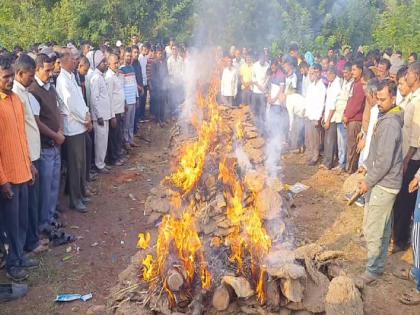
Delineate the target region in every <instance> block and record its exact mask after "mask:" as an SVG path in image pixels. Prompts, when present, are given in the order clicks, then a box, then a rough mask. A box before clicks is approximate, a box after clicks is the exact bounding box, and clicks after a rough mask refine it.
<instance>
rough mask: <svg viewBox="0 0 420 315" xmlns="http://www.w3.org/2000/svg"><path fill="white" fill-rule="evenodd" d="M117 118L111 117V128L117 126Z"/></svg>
mask: <svg viewBox="0 0 420 315" xmlns="http://www.w3.org/2000/svg"><path fill="white" fill-rule="evenodd" d="M117 125H118V124H117V118H115V117H112V118H111V128H113V129H115V128H117Z"/></svg>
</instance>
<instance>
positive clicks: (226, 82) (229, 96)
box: [220, 56, 238, 106]
mask: <svg viewBox="0 0 420 315" xmlns="http://www.w3.org/2000/svg"><path fill="white" fill-rule="evenodd" d="M224 63H225V67H224V69H223V73H222V80H221V82H220V84H221V86H220V94H221V96H222V103H223V105H227V106H233V105H234V100H235V97H236V94H237V93H238V72H237V71H236V69H235V67H233V64H232V59H231V58H230V57H229V56H226V57H225V59H224Z"/></svg>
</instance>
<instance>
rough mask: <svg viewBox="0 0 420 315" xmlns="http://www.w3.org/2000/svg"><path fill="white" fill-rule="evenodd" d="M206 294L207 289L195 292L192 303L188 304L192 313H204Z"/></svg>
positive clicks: (197, 314)
mask: <svg viewBox="0 0 420 315" xmlns="http://www.w3.org/2000/svg"><path fill="white" fill-rule="evenodd" d="M204 294H205V291H201V292H200V293H198V294H195V296H194V298H193V300H192V301H191V303H190V305H188V308H189V309H190V311H191V314H192V315H202V314H203V313H204V304H203V300H204Z"/></svg>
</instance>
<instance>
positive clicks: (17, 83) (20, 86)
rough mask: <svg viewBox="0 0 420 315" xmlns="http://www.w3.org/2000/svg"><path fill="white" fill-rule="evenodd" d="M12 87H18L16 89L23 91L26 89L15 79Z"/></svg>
mask: <svg viewBox="0 0 420 315" xmlns="http://www.w3.org/2000/svg"><path fill="white" fill-rule="evenodd" d="M13 87H14V88H16V89H18V90H21V91H25V92H27V91H28V89H27V88H26V87H24V86H23V85H22V83H20V82H19V81H16V80H14V81H13Z"/></svg>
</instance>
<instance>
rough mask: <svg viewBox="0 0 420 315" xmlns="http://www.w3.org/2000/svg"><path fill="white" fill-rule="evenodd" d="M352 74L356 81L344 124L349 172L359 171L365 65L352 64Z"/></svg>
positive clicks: (364, 98) (345, 113)
mask: <svg viewBox="0 0 420 315" xmlns="http://www.w3.org/2000/svg"><path fill="white" fill-rule="evenodd" d="M351 73H352V76H353V79H354V82H353V91H352V93H351V96H350V98H349V100H348V101H347V105H346V109H345V110H344V117H343V122H344V124H345V125H346V126H347V162H348V172H349V174H353V173H354V172H356V171H357V168H358V162H359V153H358V152H357V151H358V150H357V143H358V141H357V135H358V134H359V132H360V130H361V129H362V118H363V110H364V108H365V100H366V96H365V91H364V89H363V84H362V75H363V63H362V62H359V61H356V62H354V63H353V64H352V67H351Z"/></svg>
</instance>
